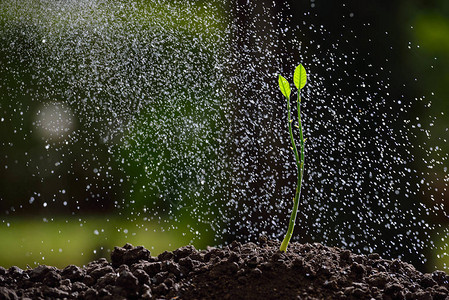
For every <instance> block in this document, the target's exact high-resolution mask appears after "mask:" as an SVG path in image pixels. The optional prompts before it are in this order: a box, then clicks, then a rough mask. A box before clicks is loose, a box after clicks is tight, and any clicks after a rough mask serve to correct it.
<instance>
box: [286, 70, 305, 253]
mask: <svg viewBox="0 0 449 300" xmlns="http://www.w3.org/2000/svg"><path fill="white" fill-rule="evenodd" d="M293 82H294V84H295V86H296V88H297V89H298V98H297V99H298V100H297V102H296V104H297V107H298V126H296V127H297V128H298V129H299V144H300V148H301V150H300V151H301V154H298V148H296V144H295V139H294V138H293V129H292V123H293V120H292V118H291V116H290V115H291V114H290V110H291V109H290V94H291V89H290V84H289V83H288V81H287V80H286V79H285V78H284V77H282V76H281V75H279V88H280V89H281V92H282V94H283V95H284V96H285V98H287V118H288V131H289V132H290V140H291V142H292V149H293V152H294V154H295V160H296V167H297V169H298V183H297V185H296V193H295V197H294V198H293V210H292V214H291V216H290V221H289V224H288V229H287V233H286V234H285V238H284V240H283V241H282V244H281V248H280V249H279V250H281V251H282V252H285V251H286V250H287V246H288V243H289V242H290V239H291V237H292V234H293V229H294V228H295V222H296V215H297V213H298V206H299V196H300V195H301V183H302V177H303V175H304V141H305V139H304V136H303V132H302V124H301V110H300V107H299V104H300V103H301V89H302V88H303V87H304V86H305V85H306V82H307V74H306V69H304V67H303V65H302V64H300V65H299V66H297V67H296V69H295V72H294V74H293Z"/></svg>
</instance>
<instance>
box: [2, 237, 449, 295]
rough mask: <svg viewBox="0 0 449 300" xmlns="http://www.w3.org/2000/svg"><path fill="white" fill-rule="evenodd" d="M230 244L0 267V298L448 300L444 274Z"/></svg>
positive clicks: (310, 251) (372, 258)
mask: <svg viewBox="0 0 449 300" xmlns="http://www.w3.org/2000/svg"><path fill="white" fill-rule="evenodd" d="M279 246H280V244H279V243H278V242H276V241H267V240H266V239H263V238H262V239H261V240H260V242H259V244H258V245H257V244H255V243H247V244H241V243H238V242H233V243H232V244H230V245H229V246H226V247H224V248H213V247H209V248H208V249H207V250H202V251H198V250H196V249H195V248H194V247H192V246H186V247H182V248H179V249H177V250H175V251H172V252H168V251H166V252H164V253H161V254H160V255H158V256H157V257H153V256H151V255H150V251H149V250H147V249H145V248H143V247H133V246H132V245H130V244H126V245H125V246H124V247H115V249H114V251H113V252H112V253H111V261H110V262H109V261H107V260H106V259H104V258H103V259H99V260H97V261H93V262H91V263H89V264H88V265H87V266H85V267H83V268H80V267H77V266H74V265H69V266H67V267H66V268H64V269H62V270H61V269H57V268H55V267H49V266H45V265H41V266H38V267H36V268H34V269H28V270H22V269H20V268H18V267H11V268H9V269H8V270H6V269H4V268H1V267H0V299H27V298H29V299H449V291H448V289H449V283H448V282H449V281H448V280H449V277H448V276H447V275H446V273H445V272H443V271H435V272H433V273H431V274H423V273H421V272H419V271H417V270H416V269H415V268H414V267H413V266H412V265H410V264H407V263H404V262H401V261H399V260H393V261H392V260H386V259H382V258H381V257H380V256H379V255H378V254H375V253H373V254H370V255H368V256H364V255H356V254H353V253H351V252H350V251H348V250H343V249H339V248H332V247H326V246H323V245H321V244H318V243H315V244H297V243H292V244H290V246H289V248H288V251H287V253H281V252H279V250H278V249H279Z"/></svg>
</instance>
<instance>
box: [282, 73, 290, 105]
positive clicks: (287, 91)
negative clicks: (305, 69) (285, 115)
mask: <svg viewBox="0 0 449 300" xmlns="http://www.w3.org/2000/svg"><path fill="white" fill-rule="evenodd" d="M279 88H280V89H281V92H282V95H284V96H285V97H286V98H287V99H290V93H291V89H290V84H289V83H288V81H287V79H285V78H284V77H282V76H281V75H279Z"/></svg>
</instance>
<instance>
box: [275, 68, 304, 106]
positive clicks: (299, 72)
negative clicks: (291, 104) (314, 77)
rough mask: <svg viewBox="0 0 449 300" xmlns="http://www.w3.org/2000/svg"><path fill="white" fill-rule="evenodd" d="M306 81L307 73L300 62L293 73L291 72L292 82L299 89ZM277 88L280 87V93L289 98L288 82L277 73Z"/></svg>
mask: <svg viewBox="0 0 449 300" xmlns="http://www.w3.org/2000/svg"><path fill="white" fill-rule="evenodd" d="M306 82H307V73H306V69H305V68H304V67H303V65H302V64H299V66H297V67H296V69H295V73H294V74H293V83H294V84H295V86H296V88H297V89H298V90H301V89H302V88H303V87H304V86H305V85H306ZM279 88H280V89H281V92H282V95H284V96H285V97H286V98H287V99H290V94H291V89H290V84H289V83H288V81H287V79H285V78H284V77H282V76H281V75H279Z"/></svg>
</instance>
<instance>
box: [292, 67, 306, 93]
mask: <svg viewBox="0 0 449 300" xmlns="http://www.w3.org/2000/svg"><path fill="white" fill-rule="evenodd" d="M293 82H294V83H295V86H296V88H297V89H298V90H300V89H302V88H303V87H304V86H305V85H306V82H307V73H306V69H304V67H303V66H302V64H299V66H297V67H296V69H295V73H294V74H293Z"/></svg>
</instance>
